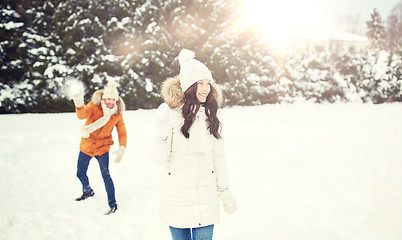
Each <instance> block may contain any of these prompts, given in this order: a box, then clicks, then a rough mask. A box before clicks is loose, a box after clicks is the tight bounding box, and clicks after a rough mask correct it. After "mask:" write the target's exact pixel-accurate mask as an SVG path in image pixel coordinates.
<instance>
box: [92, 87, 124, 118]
mask: <svg viewBox="0 0 402 240" xmlns="http://www.w3.org/2000/svg"><path fill="white" fill-rule="evenodd" d="M103 91H104V90H103V89H101V90H97V91H95V92H94V94H92V98H91V101H92V102H93V103H94V104H96V105H100V104H101V102H102V96H103ZM116 105H117V109H118V111H119V113H122V112H124V111H126V104H124V101H123V99H122V98H121V97H119V100H117V102H116Z"/></svg>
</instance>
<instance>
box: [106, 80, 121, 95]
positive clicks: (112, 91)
mask: <svg viewBox="0 0 402 240" xmlns="http://www.w3.org/2000/svg"><path fill="white" fill-rule="evenodd" d="M105 98H112V99H116V100H119V92H118V91H117V83H116V82H115V81H113V80H112V81H109V82H108V84H107V86H106V87H105V89H103V95H102V99H105Z"/></svg>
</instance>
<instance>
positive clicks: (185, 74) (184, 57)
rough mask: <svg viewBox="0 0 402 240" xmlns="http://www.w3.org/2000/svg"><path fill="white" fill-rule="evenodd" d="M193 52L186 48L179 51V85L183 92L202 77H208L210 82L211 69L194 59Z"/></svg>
mask: <svg viewBox="0 0 402 240" xmlns="http://www.w3.org/2000/svg"><path fill="white" fill-rule="evenodd" d="M194 56H195V53H194V52H193V51H190V50H188V49H183V50H181V51H180V53H179V63H180V74H179V78H180V86H181V89H182V91H183V92H185V91H186V90H187V89H188V88H189V87H191V85H193V84H194V83H196V82H197V81H199V80H202V79H209V80H211V82H212V81H213V79H212V74H211V71H209V69H208V68H207V66H205V65H204V64H203V63H201V62H200V61H198V60H196V59H194Z"/></svg>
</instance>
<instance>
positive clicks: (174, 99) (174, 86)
mask: <svg viewBox="0 0 402 240" xmlns="http://www.w3.org/2000/svg"><path fill="white" fill-rule="evenodd" d="M211 85H212V87H213V88H214V89H215V90H216V94H214V95H213V96H214V98H215V100H216V102H217V103H218V106H219V107H220V106H221V105H222V99H223V97H222V90H221V88H220V87H219V86H218V85H217V84H216V83H214V82H211ZM161 95H162V98H163V100H164V101H165V102H166V103H167V105H169V107H170V108H176V107H180V106H183V104H184V93H183V91H182V90H181V87H180V79H179V76H176V77H172V78H168V79H166V80H165V81H164V82H163V84H162V89H161Z"/></svg>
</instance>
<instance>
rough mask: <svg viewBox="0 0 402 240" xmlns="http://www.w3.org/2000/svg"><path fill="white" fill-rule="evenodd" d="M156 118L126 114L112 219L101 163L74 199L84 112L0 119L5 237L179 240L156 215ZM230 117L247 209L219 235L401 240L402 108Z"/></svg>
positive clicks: (307, 107)
mask: <svg viewBox="0 0 402 240" xmlns="http://www.w3.org/2000/svg"><path fill="white" fill-rule="evenodd" d="M154 115H155V110H138V111H127V112H126V113H125V114H124V118H125V122H126V127H127V131H128V137H129V138H128V148H127V151H126V155H125V157H124V158H123V160H122V162H121V163H120V164H115V163H114V162H111V164H110V171H111V175H112V178H113V180H114V184H115V188H116V199H117V202H118V205H119V209H118V211H117V212H116V213H115V214H114V215H110V216H105V215H103V214H104V213H105V212H106V211H107V209H108V206H107V201H106V191H105V189H104V185H103V181H102V177H101V175H100V171H99V167H98V163H97V161H96V160H95V159H93V160H92V161H91V163H90V166H89V170H88V176H89V178H90V183H91V186H92V188H93V189H94V190H95V193H96V194H95V196H94V197H93V198H91V199H88V200H86V201H84V202H76V201H74V198H75V197H78V196H79V195H81V185H80V182H79V180H78V178H76V176H75V171H76V164H77V157H78V151H79V150H78V146H79V141H80V135H79V127H80V125H82V124H83V123H84V122H83V121H80V120H78V119H77V117H76V115H75V113H63V114H23V115H0V152H1V154H0V192H1V200H0V209H1V215H0V239H7V240H8V239H30V240H34V239H35V240H36V239H38V240H42V239H52V240H53V239H66V240H70V239H98V240H99V239H108V240H110V239H134V240H143V239H149V240H163V239H167V240H168V239H170V233H169V230H168V227H167V226H166V225H165V224H164V223H162V222H161V221H160V219H159V216H158V212H157V211H158V188H159V185H160V183H159V177H160V174H161V171H162V169H161V167H158V166H155V165H153V164H152V162H151V161H150V159H149V155H150V151H151V148H150V146H151V143H152V140H153V132H154V128H153V123H154ZM223 116H224V124H225V129H226V130H225V137H226V155H227V159H228V164H229V176H230V181H231V189H232V191H233V194H234V195H235V197H236V198H237V200H238V202H239V209H238V211H237V212H236V213H235V214H233V215H229V214H226V213H225V212H223V209H222V214H221V216H222V217H221V218H222V219H221V222H220V223H219V224H217V225H216V226H215V232H214V239H217V240H245V239H246V240H249V239H252V240H266V239H268V240H270V239H272V240H400V239H402V104H399V103H397V104H383V105H370V104H367V105H361V104H334V105H328V104H323V105H315V104H295V105H266V106H259V107H235V108H228V109H224V110H223ZM114 135H115V140H116V142H117V138H116V133H114ZM116 145H117V144H115V146H113V148H112V151H113V150H114V149H116V147H117V146H116Z"/></svg>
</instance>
